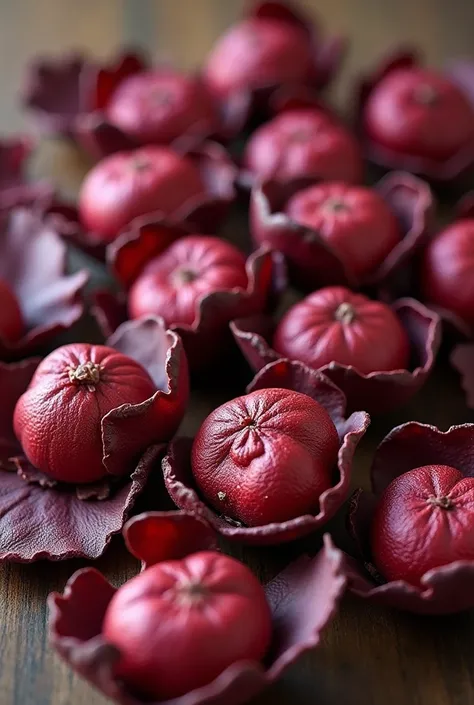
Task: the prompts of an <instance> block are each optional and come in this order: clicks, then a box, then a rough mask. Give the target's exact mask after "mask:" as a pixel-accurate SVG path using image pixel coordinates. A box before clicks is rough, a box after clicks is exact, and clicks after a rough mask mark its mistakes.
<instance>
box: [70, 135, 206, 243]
mask: <svg viewBox="0 0 474 705" xmlns="http://www.w3.org/2000/svg"><path fill="white" fill-rule="evenodd" d="M204 193H205V187H204V184H203V182H202V179H201V176H200V174H199V171H198V169H197V168H196V167H195V166H194V164H193V163H192V162H191V160H189V159H188V158H187V157H183V156H181V155H179V154H177V153H176V152H174V151H173V150H172V149H170V148H169V147H143V148H141V149H137V150H134V151H132V152H118V153H117V154H112V155H111V156H110V157H106V158H105V159H103V160H102V161H100V162H99V163H98V164H97V165H96V166H95V167H93V169H91V171H90V172H89V173H88V175H87V176H86V178H85V179H84V182H83V184H82V188H81V193H80V196H79V212H80V216H81V220H82V223H83V224H84V226H85V227H86V228H88V229H89V230H90V231H91V233H95V234H96V235H97V236H98V242H103V243H107V242H112V241H113V240H114V239H115V238H116V236H117V235H118V234H119V232H120V231H121V230H122V229H123V228H124V227H125V226H126V225H127V224H128V223H130V221H131V220H133V219H134V218H137V217H138V216H141V215H145V214H147V213H152V212H154V211H160V212H161V213H162V214H163V215H164V216H165V217H166V216H169V215H172V214H173V213H174V212H175V211H177V210H178V209H179V208H181V207H182V206H183V205H184V204H185V203H187V202H192V201H194V199H198V198H200V197H202V196H203V194H204Z"/></svg>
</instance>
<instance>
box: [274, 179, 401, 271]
mask: <svg viewBox="0 0 474 705" xmlns="http://www.w3.org/2000/svg"><path fill="white" fill-rule="evenodd" d="M285 211H286V213H287V215H289V216H290V218H292V220H295V221H296V222H297V223H299V224H300V225H304V226H306V227H308V228H311V229H312V230H315V231H316V232H317V233H318V235H320V236H321V237H322V238H324V240H326V242H327V243H328V244H329V245H330V246H331V248H332V249H333V250H334V251H335V252H336V254H337V255H338V256H339V257H340V259H341V261H342V262H343V264H344V266H345V268H346V271H348V272H351V273H352V274H353V275H355V276H356V277H357V278H361V277H364V276H366V275H368V274H370V273H371V272H373V271H374V270H375V269H376V268H377V267H378V266H379V265H380V264H381V263H382V262H383V260H384V259H385V258H386V257H387V255H388V254H389V253H390V252H391V251H392V250H393V248H394V247H395V246H396V245H397V244H398V243H399V242H400V238H401V234H400V228H399V225H398V221H397V219H396V217H395V215H394V214H393V213H392V211H391V210H390V208H389V207H388V206H387V204H386V203H385V201H384V200H383V198H382V197H381V196H379V194H378V193H377V192H376V191H373V190H372V189H370V188H366V187H365V186H348V185H346V184H343V183H340V182H339V183H338V182H331V183H322V184H317V185H316V186H310V187H309V188H306V189H303V190H302V191H299V192H298V193H296V194H295V195H294V196H293V197H292V198H290V200H289V201H288V203H287V205H286V208H285Z"/></svg>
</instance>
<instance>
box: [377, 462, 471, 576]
mask: <svg viewBox="0 0 474 705" xmlns="http://www.w3.org/2000/svg"><path fill="white" fill-rule="evenodd" d="M473 512H474V479H473V478H470V477H463V475H462V474H461V473H460V472H459V470H456V469H455V468H452V467H448V466H447V465H426V466H424V467H421V468H416V469H415V470H410V471H409V472H406V473H404V474H403V475H400V476H399V477H397V478H396V479H395V480H393V482H391V483H390V485H389V486H388V487H387V488H386V490H385V492H384V493H383V495H382V497H381V498H380V501H379V503H378V505H377V509H376V512H375V516H374V519H373V524H372V555H373V560H374V563H375V565H376V566H377V568H378V570H379V571H380V573H381V575H382V576H383V577H384V578H385V579H386V580H406V581H407V582H409V583H411V584H412V585H419V584H420V580H421V577H422V576H423V575H424V574H425V573H426V572H427V571H429V570H431V569H432V568H438V567H439V566H442V565H447V564H448V563H452V562H453V561H459V560H473V559H474V542H473V541H472V534H473V530H474V519H473V517H474V513H473Z"/></svg>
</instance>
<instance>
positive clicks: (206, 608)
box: [103, 551, 271, 700]
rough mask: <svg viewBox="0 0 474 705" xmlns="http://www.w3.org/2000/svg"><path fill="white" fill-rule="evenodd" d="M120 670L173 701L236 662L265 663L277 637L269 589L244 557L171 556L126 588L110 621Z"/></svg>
mask: <svg viewBox="0 0 474 705" xmlns="http://www.w3.org/2000/svg"><path fill="white" fill-rule="evenodd" d="M103 634H104V636H105V639H106V640H107V641H108V642H109V643H111V644H113V645H114V646H116V647H117V648H118V649H119V651H120V659H119V661H118V664H117V667H116V669H117V675H118V677H120V678H121V679H123V680H124V681H125V683H126V684H127V685H128V686H129V687H131V688H133V689H135V690H136V691H138V692H139V693H141V694H143V695H145V696H146V697H149V698H153V699H159V700H168V699H170V698H176V697H178V696H180V695H184V694H185V693H188V692H189V691H191V690H194V689H195V688H199V687H201V686H204V685H207V684H208V683H210V682H211V681H213V680H214V679H215V678H216V677H217V676H219V675H220V674H221V673H222V672H223V671H224V670H225V669H226V668H228V667H229V666H231V665H232V664H234V663H235V662H236V661H241V660H249V661H254V660H256V661H260V660H261V659H262V658H263V656H264V655H265V652H266V650H267V648H268V645H269V642H270V638H271V616H270V609H269V607H268V604H267V602H266V598H265V593H264V591H263V588H262V587H261V585H260V583H259V582H258V581H257V579H256V578H255V577H254V575H253V574H252V573H251V571H250V570H249V569H248V568H247V567H246V566H244V565H243V564H242V563H240V562H239V561H237V560H235V559H233V558H229V557H228V556H224V555H222V554H219V553H215V552H212V551H207V552H201V553H194V554H191V555H190V556H187V557H186V558H184V559H182V560H175V561H164V562H162V563H158V564H156V565H154V566H153V567H151V568H148V569H147V570H145V571H144V572H143V573H141V574H140V575H137V576H136V577H135V578H132V580H130V581H129V582H127V583H126V584H125V585H123V586H122V587H121V588H120V589H119V590H118V591H117V592H116V594H115V595H114V597H113V598H112V601H111V602H110V604H109V606H108V608H107V612H106V615H105V619H104V625H103Z"/></svg>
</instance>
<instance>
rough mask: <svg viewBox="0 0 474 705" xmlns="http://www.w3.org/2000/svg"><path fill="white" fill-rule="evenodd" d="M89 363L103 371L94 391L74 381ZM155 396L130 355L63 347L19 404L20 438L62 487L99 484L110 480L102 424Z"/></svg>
mask: <svg viewBox="0 0 474 705" xmlns="http://www.w3.org/2000/svg"><path fill="white" fill-rule="evenodd" d="M87 362H92V363H95V364H97V365H100V367H101V371H100V380H99V382H98V383H97V384H96V385H95V386H94V385H93V386H92V387H91V388H89V387H88V385H86V384H80V383H76V382H72V381H71V380H70V378H69V369H70V368H73V369H76V368H77V366H78V365H80V364H84V363H87ZM155 392H156V385H155V384H154V382H153V380H152V379H151V377H150V376H149V374H148V373H147V372H146V371H145V370H144V369H143V367H142V366H141V365H139V364H138V363H137V362H135V360H132V359H131V358H129V357H127V356H126V355H122V354H121V353H119V352H117V351H116V350H113V349H112V348H108V347H106V346H105V345H90V344H89V343H73V344H71V345H64V346H62V347H60V348H57V350H55V351H54V352H52V353H51V354H50V355H48V356H47V357H46V358H45V359H44V360H43V361H42V362H40V364H39V365H38V368H37V370H36V372H35V374H34V376H33V379H32V380H31V383H30V386H29V387H28V389H27V391H26V392H25V393H24V394H23V395H22V396H21V397H20V399H19V400H18V403H17V405H16V407H15V413H14V419H13V425H14V430H15V434H16V437H17V438H18V440H19V442H20V443H21V446H22V448H23V451H24V453H25V455H26V457H27V458H28V459H29V461H30V462H31V464H32V465H34V467H35V468H37V469H38V470H41V471H42V472H43V473H45V474H47V475H49V476H50V477H52V478H53V479H55V480H58V481H60V482H69V483H77V484H81V483H89V482H95V481H97V480H99V479H101V478H102V477H104V476H105V475H106V474H107V471H106V468H105V467H104V465H103V464H102V456H103V449H102V435H101V419H102V418H103V417H104V416H105V415H106V414H107V413H108V412H109V411H111V410H112V409H116V408H117V407H119V406H121V405H122V404H139V403H141V402H143V401H146V400H147V399H149V398H150V397H152V396H153V394H154V393H155ZM143 450H145V449H143Z"/></svg>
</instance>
